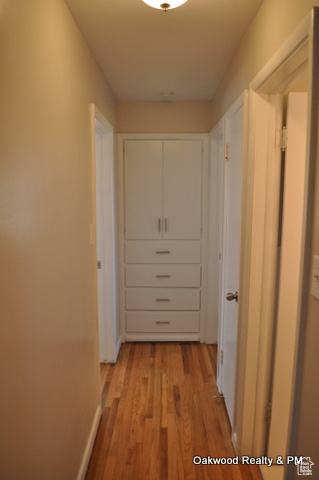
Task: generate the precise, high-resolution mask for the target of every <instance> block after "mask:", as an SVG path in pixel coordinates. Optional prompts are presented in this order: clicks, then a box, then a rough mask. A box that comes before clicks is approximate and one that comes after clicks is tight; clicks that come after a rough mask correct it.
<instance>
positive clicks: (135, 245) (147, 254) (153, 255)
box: [125, 240, 201, 263]
mask: <svg viewBox="0 0 319 480" xmlns="http://www.w3.org/2000/svg"><path fill="white" fill-rule="evenodd" d="M200 261H201V245H200V242H196V241H189V240H184V241H183V240H181V241H165V240H159V241H158V240H154V241H130V242H126V243H125V262H126V263H200Z"/></svg>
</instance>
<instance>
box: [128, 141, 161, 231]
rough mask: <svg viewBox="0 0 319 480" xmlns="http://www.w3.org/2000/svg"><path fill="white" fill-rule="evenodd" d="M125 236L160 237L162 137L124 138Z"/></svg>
mask: <svg viewBox="0 0 319 480" xmlns="http://www.w3.org/2000/svg"><path fill="white" fill-rule="evenodd" d="M124 196H125V199H124V203H125V237H126V239H128V240H138V239H159V238H162V141H161V140H159V141H157V140H126V141H125V159H124Z"/></svg>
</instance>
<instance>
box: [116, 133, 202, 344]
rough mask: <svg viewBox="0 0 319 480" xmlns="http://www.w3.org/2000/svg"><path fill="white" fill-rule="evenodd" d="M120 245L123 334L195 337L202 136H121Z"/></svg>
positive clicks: (199, 270) (199, 282)
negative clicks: (182, 137) (121, 253)
mask: <svg viewBox="0 0 319 480" xmlns="http://www.w3.org/2000/svg"><path fill="white" fill-rule="evenodd" d="M121 154H122V166H121V175H120V183H121V185H120V187H119V189H120V195H122V202H120V203H121V205H122V210H123V211H122V222H123V225H122V227H123V233H122V232H120V236H121V239H122V240H120V245H119V248H121V249H122V251H123V255H122V259H123V265H122V272H123V273H122V276H121V278H120V282H121V283H122V285H121V291H122V295H121V298H122V316H123V317H124V318H123V320H122V324H123V329H124V335H125V339H126V340H136V341H143V340H165V341H167V340H187V339H189V340H199V337H200V314H201V286H202V176H203V139H201V138H196V139H192V138H184V139H169V138H168V139H165V138H159V139H157V138H155V139H154V138H150V139H148V138H139V137H137V138H134V137H133V138H128V139H124V141H123V150H122V152H121Z"/></svg>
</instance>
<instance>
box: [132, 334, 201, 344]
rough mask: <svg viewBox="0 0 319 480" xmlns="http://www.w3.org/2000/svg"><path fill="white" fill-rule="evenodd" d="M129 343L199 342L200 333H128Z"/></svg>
mask: <svg viewBox="0 0 319 480" xmlns="http://www.w3.org/2000/svg"><path fill="white" fill-rule="evenodd" d="M126 341H127V342H199V341H200V338H199V333H154V334H152V333H127V334H126Z"/></svg>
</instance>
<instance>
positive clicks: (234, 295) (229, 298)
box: [226, 292, 238, 302]
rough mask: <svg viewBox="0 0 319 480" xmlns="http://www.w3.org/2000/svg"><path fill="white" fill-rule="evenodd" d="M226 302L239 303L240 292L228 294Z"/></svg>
mask: <svg viewBox="0 0 319 480" xmlns="http://www.w3.org/2000/svg"><path fill="white" fill-rule="evenodd" d="M226 300H228V301H229V302H231V301H232V300H236V302H238V292H235V293H227V295H226Z"/></svg>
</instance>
